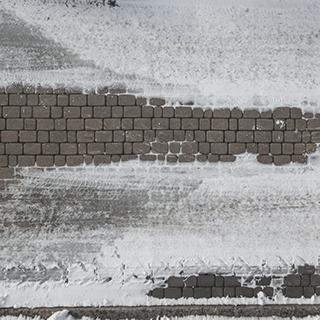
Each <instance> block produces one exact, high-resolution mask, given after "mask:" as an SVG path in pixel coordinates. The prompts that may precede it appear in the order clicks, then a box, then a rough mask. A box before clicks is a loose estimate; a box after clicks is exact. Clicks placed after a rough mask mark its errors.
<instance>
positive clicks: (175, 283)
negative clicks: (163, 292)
mask: <svg viewBox="0 0 320 320" xmlns="http://www.w3.org/2000/svg"><path fill="white" fill-rule="evenodd" d="M165 283H167V285H168V287H172V288H183V287H184V278H183V277H176V276H171V277H169V278H168V279H167V280H166V281H165Z"/></svg>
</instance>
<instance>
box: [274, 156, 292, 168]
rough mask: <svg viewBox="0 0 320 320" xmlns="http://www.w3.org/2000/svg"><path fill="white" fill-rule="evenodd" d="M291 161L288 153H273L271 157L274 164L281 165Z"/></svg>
mask: <svg viewBox="0 0 320 320" xmlns="http://www.w3.org/2000/svg"><path fill="white" fill-rule="evenodd" d="M290 162H291V157H290V155H275V156H274V157H273V163H274V164H275V165H276V166H282V165H285V164H289V163H290Z"/></svg>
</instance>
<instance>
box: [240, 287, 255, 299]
mask: <svg viewBox="0 0 320 320" xmlns="http://www.w3.org/2000/svg"><path fill="white" fill-rule="evenodd" d="M253 296H254V292H253V288H248V287H236V297H245V298H252V297H253Z"/></svg>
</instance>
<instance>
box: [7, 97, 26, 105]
mask: <svg viewBox="0 0 320 320" xmlns="http://www.w3.org/2000/svg"><path fill="white" fill-rule="evenodd" d="M26 104H27V95H25V94H9V105H10V106H24V105H26Z"/></svg>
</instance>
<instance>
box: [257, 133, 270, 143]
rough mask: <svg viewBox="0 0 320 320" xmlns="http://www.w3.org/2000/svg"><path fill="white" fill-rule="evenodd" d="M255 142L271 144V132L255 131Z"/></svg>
mask: <svg viewBox="0 0 320 320" xmlns="http://www.w3.org/2000/svg"><path fill="white" fill-rule="evenodd" d="M254 141H255V142H271V131H255V132H254Z"/></svg>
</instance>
